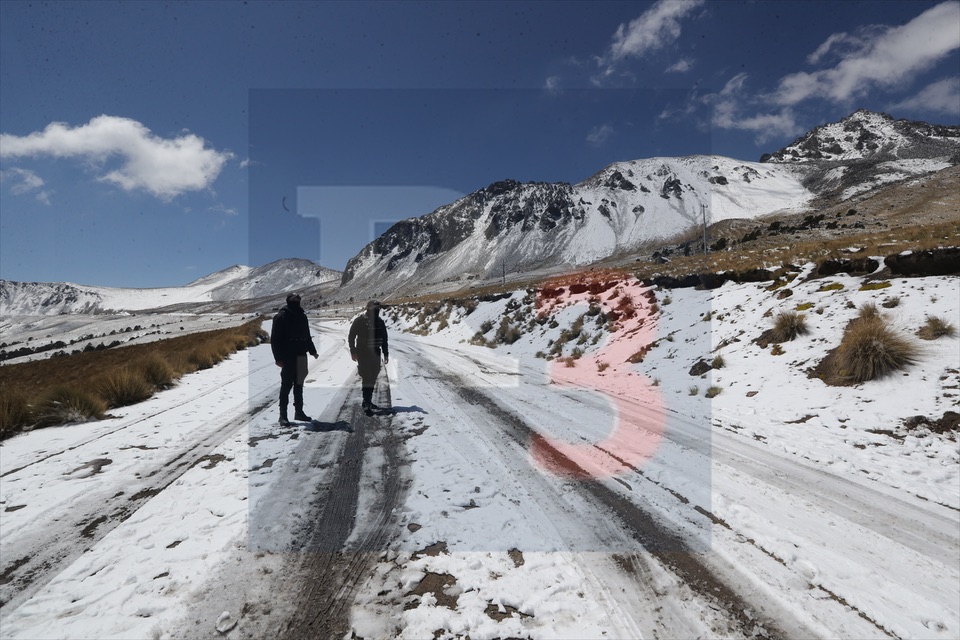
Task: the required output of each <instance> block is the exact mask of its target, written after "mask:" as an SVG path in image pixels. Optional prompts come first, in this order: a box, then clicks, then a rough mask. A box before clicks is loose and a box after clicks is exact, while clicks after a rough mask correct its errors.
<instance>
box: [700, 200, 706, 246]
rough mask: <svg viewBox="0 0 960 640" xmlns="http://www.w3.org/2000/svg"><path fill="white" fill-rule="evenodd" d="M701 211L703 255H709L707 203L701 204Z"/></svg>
mask: <svg viewBox="0 0 960 640" xmlns="http://www.w3.org/2000/svg"><path fill="white" fill-rule="evenodd" d="M700 213H701V215H703V255H707V205H705V204H701V205H700Z"/></svg>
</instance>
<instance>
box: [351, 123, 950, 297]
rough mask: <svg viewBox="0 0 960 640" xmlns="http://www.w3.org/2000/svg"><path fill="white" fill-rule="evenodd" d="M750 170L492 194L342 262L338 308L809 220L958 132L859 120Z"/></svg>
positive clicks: (671, 168)
mask: <svg viewBox="0 0 960 640" xmlns="http://www.w3.org/2000/svg"><path fill="white" fill-rule="evenodd" d="M762 160H763V161H762V162H759V163H754V162H745V161H740V160H735V159H732V158H725V157H723V156H686V157H679V158H650V159H643V160H632V161H625V162H617V163H612V164H610V165H608V166H607V167H605V168H603V169H601V170H600V171H599V172H597V173H595V174H594V175H593V176H590V177H588V178H587V179H585V180H583V181H581V182H579V183H577V184H573V185H571V184H569V183H564V182H560V183H545V182H529V183H521V182H517V181H515V180H509V179H508V180H502V181H499V182H495V183H492V184H490V185H488V186H487V187H484V188H482V189H478V190H477V191H475V192H473V193H471V194H469V195H467V196H465V197H464V198H461V199H460V200H457V201H456V202H454V203H451V204H449V205H445V206H443V207H440V208H438V209H437V210H435V211H433V212H431V213H428V214H425V215H423V216H420V217H418V218H410V219H407V220H403V221H401V222H399V223H397V224H396V225H394V226H393V227H391V228H390V229H389V230H387V232H385V233H384V234H383V235H381V236H380V237H379V238H377V239H375V240H374V241H372V242H371V243H369V244H368V245H367V246H365V247H364V248H363V249H361V251H360V252H359V253H358V254H357V255H356V256H355V257H354V258H352V259H351V260H350V261H348V262H347V265H346V267H345V268H344V272H343V279H342V281H341V291H340V292H339V293H338V298H340V299H348V297H354V298H356V297H371V296H377V297H383V296H386V295H408V294H412V293H414V292H415V290H416V289H417V288H418V287H421V288H422V287H427V286H430V285H435V284H437V283H441V282H451V281H454V280H460V281H468V280H471V279H489V278H491V277H494V276H497V275H499V274H500V273H505V272H506V271H507V270H510V271H513V272H516V271H524V272H528V271H535V270H537V269H542V268H546V267H548V266H550V265H555V266H556V265H569V266H571V267H583V266H587V265H589V264H592V263H595V262H598V261H600V260H602V259H604V258H607V257H610V256H613V255H625V254H629V253H631V252H636V251H638V250H642V249H643V248H644V247H647V246H649V245H650V244H651V243H656V242H662V241H665V240H667V239H669V238H671V237H677V236H680V235H683V234H684V233H690V232H691V231H692V230H694V229H696V228H698V227H700V226H702V225H704V224H706V225H710V224H714V223H717V222H721V221H724V220H728V219H735V218H736V219H751V218H757V217H760V216H764V215H769V214H774V213H779V212H789V211H801V210H803V209H804V208H806V209H807V210H810V209H814V208H818V207H819V206H821V205H822V204H824V203H828V202H836V201H838V200H845V199H849V198H853V197H855V196H858V195H861V194H865V193H867V192H869V191H870V190H872V189H875V188H878V187H881V186H884V185H888V184H891V183H895V182H898V181H902V180H905V179H908V178H912V177H917V176H921V175H926V174H930V173H933V172H935V171H939V170H941V169H944V168H946V167H949V166H951V165H954V164H958V163H960V127H954V126H944V125H931V124H928V123H922V122H914V121H907V120H894V119H893V118H892V117H891V116H889V115H887V114H882V113H875V112H871V111H867V110H864V109H861V110H858V111H856V112H854V113H853V114H851V115H850V116H848V117H846V118H844V119H843V120H841V121H840V122H836V123H827V124H824V125H820V126H819V127H816V128H815V129H813V130H811V131H810V132H808V133H807V134H805V135H804V136H801V137H799V138H797V140H796V141H794V143H792V144H791V145H788V146H787V147H784V149H781V150H780V151H778V152H776V153H775V154H765V155H764V156H763V157H762ZM701 205H702V207H701ZM703 207H705V208H703Z"/></svg>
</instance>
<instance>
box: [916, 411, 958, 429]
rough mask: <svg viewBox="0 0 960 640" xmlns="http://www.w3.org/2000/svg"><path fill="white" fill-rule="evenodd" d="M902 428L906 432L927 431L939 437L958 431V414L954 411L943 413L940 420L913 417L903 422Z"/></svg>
mask: <svg viewBox="0 0 960 640" xmlns="http://www.w3.org/2000/svg"><path fill="white" fill-rule="evenodd" d="M903 426H904V428H906V430H907V431H916V430H917V429H929V430H930V431H932V432H933V433H937V434H940V435H943V434H946V433H949V432H952V431H960V413H957V412H956V411H945V412H944V414H943V417H942V418H940V419H936V418H928V417H926V416H913V417H911V418H907V419H905V420H904V421H903Z"/></svg>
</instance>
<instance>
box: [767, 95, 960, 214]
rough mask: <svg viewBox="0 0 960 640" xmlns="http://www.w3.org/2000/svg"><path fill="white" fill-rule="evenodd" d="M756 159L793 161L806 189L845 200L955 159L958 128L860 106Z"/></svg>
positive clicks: (959, 151)
mask: <svg viewBox="0 0 960 640" xmlns="http://www.w3.org/2000/svg"><path fill="white" fill-rule="evenodd" d="M760 161H761V162H766V163H776V164H784V165H793V166H794V167H796V168H797V170H798V171H799V172H800V174H801V175H803V182H804V185H806V186H807V187H808V188H810V189H811V190H813V191H815V192H817V193H818V194H821V195H824V196H836V197H839V198H840V199H842V200H846V199H848V198H851V197H853V196H856V195H858V194H860V193H863V192H865V191H868V190H870V189H873V188H875V187H879V186H882V185H884V184H889V183H891V182H897V181H899V180H903V179H905V178H909V177H912V176H916V175H920V174H924V173H930V172H933V171H939V170H940V169H944V168H946V167H948V166H950V165H954V164H960V127H956V126H944V125H936V124H928V123H926V122H915V121H911V120H894V119H893V117H892V116H889V115H887V114H885V113H875V112H873V111H867V110H865V109H860V110H859V111H856V112H854V113H853V114H851V115H850V116H848V117H846V118H844V119H843V120H841V121H840V122H832V123H829V124H825V125H822V126H819V127H817V128H815V129H813V130H812V131H810V132H809V133H806V134H804V135H803V136H801V137H799V138H797V139H796V140H795V141H794V142H792V143H791V144H789V145H787V146H786V147H784V148H783V149H781V150H780V151H777V152H776V153H773V154H767V155H764V156H763V157H762V158H761V159H760Z"/></svg>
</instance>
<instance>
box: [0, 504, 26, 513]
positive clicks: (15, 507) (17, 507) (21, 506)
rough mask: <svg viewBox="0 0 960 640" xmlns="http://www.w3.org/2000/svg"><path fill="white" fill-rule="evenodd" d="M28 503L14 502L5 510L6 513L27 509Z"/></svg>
mask: <svg viewBox="0 0 960 640" xmlns="http://www.w3.org/2000/svg"><path fill="white" fill-rule="evenodd" d="M26 506H27V505H25V504H14V505H11V506H9V507H7V508H6V509H4V510H3V512H4V513H12V512H14V511H20V509H25V508H26Z"/></svg>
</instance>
